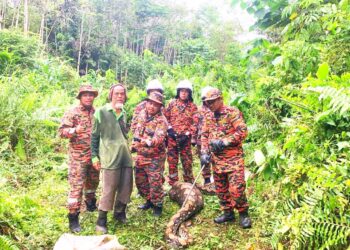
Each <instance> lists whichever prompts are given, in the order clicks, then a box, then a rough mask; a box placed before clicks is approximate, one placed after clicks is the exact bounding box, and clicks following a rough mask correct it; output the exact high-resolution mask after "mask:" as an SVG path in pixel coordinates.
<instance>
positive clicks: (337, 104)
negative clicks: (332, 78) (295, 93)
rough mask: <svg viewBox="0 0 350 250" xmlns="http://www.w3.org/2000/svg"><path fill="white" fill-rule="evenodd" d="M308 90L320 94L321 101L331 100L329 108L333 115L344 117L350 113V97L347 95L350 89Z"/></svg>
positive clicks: (320, 88)
mask: <svg viewBox="0 0 350 250" xmlns="http://www.w3.org/2000/svg"><path fill="white" fill-rule="evenodd" d="M308 90H310V91H313V92H317V93H319V94H320V96H319V99H320V100H325V99H330V102H329V108H330V111H331V112H332V113H335V114H337V113H339V114H340V115H344V114H345V113H347V112H349V111H350V95H348V94H347V93H349V92H350V89H348V88H341V89H335V88H332V87H329V86H327V87H314V88H308Z"/></svg>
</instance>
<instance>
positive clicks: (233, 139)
mask: <svg viewBox="0 0 350 250" xmlns="http://www.w3.org/2000/svg"><path fill="white" fill-rule="evenodd" d="M247 135H248V131H247V126H246V124H245V122H244V119H243V115H242V113H241V111H239V109H237V108H236V107H229V106H223V107H222V108H221V110H220V111H219V112H217V114H215V115H214V113H213V112H207V113H206V115H205V117H204V123H203V127H202V136H201V143H202V148H201V153H202V154H204V153H210V151H211V150H210V142H211V141H212V140H215V139H220V140H225V141H226V142H227V144H228V145H227V146H225V148H224V150H223V151H222V152H220V153H215V154H214V153H212V157H213V161H214V164H213V170H214V171H215V172H217V173H222V172H230V171H232V170H234V169H237V168H240V167H244V159H243V148H242V142H243V140H244V139H245V138H246V137H247Z"/></svg>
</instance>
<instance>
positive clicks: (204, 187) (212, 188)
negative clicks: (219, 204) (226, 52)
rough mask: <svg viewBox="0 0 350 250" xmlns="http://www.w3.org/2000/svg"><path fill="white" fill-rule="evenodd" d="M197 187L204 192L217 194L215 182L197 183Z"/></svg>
mask: <svg viewBox="0 0 350 250" xmlns="http://www.w3.org/2000/svg"><path fill="white" fill-rule="evenodd" d="M196 187H197V188H198V189H199V190H200V191H201V192H202V193H203V194H209V195H215V194H216V193H215V184H214V183H213V182H211V183H208V184H204V185H201V184H198V183H197V184H196Z"/></svg>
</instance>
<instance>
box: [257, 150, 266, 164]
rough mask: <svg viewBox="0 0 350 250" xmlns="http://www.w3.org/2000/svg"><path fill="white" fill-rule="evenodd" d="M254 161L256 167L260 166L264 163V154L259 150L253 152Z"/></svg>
mask: <svg viewBox="0 0 350 250" xmlns="http://www.w3.org/2000/svg"><path fill="white" fill-rule="evenodd" d="M254 161H255V163H256V165H258V166H261V165H262V164H264V163H265V162H266V158H265V155H264V153H263V152H262V151H261V150H255V152H254Z"/></svg>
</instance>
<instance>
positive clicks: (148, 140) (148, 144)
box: [141, 139, 152, 147]
mask: <svg viewBox="0 0 350 250" xmlns="http://www.w3.org/2000/svg"><path fill="white" fill-rule="evenodd" d="M141 145H144V146H147V147H151V146H152V140H150V139H146V140H144V139H142V140H141Z"/></svg>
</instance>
